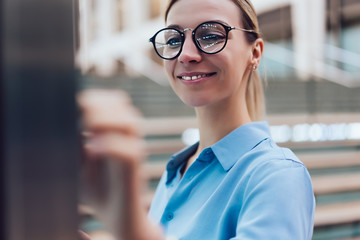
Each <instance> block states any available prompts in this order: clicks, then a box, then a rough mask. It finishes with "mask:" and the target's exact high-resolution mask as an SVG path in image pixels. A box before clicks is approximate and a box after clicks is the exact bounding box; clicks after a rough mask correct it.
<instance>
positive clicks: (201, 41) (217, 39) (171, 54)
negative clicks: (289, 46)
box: [149, 21, 256, 60]
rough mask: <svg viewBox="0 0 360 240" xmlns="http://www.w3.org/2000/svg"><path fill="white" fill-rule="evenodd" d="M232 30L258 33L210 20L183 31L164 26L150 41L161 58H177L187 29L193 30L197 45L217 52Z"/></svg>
mask: <svg viewBox="0 0 360 240" xmlns="http://www.w3.org/2000/svg"><path fill="white" fill-rule="evenodd" d="M231 30H241V31H244V32H249V33H255V34H256V31H254V30H248V29H243V28H237V27H229V26H226V25H224V24H222V23H220V22H216V21H209V22H204V23H201V24H200V25H199V26H197V27H196V28H195V29H191V28H185V29H184V30H182V31H181V30H179V29H177V28H174V27H168V28H163V29H161V30H159V31H158V32H157V33H155V35H154V36H153V37H152V38H150V39H149V42H152V44H153V46H154V49H155V52H156V53H157V54H158V55H159V56H160V57H161V58H163V59H166V60H172V59H175V58H177V57H178V56H179V55H180V53H181V51H182V48H183V46H184V42H185V31H192V39H193V41H194V43H195V46H196V47H197V48H198V49H199V50H200V51H201V52H203V53H206V54H215V53H218V52H220V51H221V50H223V49H224V48H225V46H226V43H227V40H228V35H229V32H230V31H231Z"/></svg>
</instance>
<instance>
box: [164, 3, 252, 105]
mask: <svg viewBox="0 0 360 240" xmlns="http://www.w3.org/2000/svg"><path fill="white" fill-rule="evenodd" d="M211 20H213V21H220V22H222V23H224V24H225V25H228V26H231V27H243V26H241V25H240V24H241V22H242V21H241V13H240V9H239V7H238V6H237V5H236V4H235V3H233V2H232V1H231V0H179V1H178V2H176V3H175V4H174V5H173V6H172V8H171V9H170V11H169V14H168V18H167V25H168V26H170V25H177V26H179V27H180V28H181V30H182V29H185V28H191V29H194V28H195V27H196V26H198V25H199V24H201V23H203V22H206V21H211ZM245 34H246V33H245V32H243V31H238V30H232V31H230V32H229V37H228V42H227V45H226V46H225V48H224V49H223V50H222V51H221V52H219V53H217V54H206V53H202V52H200V51H199V50H198V49H197V48H196V46H195V44H194V42H193V40H192V36H191V31H185V42H184V46H183V50H182V52H181V54H180V56H179V57H178V58H176V59H174V60H165V62H164V65H165V69H166V72H167V75H168V78H169V81H170V84H171V86H172V88H173V89H174V91H175V92H176V94H177V95H178V96H179V97H180V98H181V100H182V101H183V102H184V103H185V104H187V105H189V106H193V107H200V106H210V105H213V104H220V105H222V106H225V105H223V104H228V103H229V102H233V101H235V102H238V101H239V100H240V101H245V90H246V81H247V78H248V76H249V73H250V71H251V67H252V65H253V63H252V61H251V59H252V45H251V44H249V43H248V42H247V41H246V38H245ZM193 76H195V77H193ZM198 76H201V77H200V78H198ZM189 77H191V79H192V80H188V79H190V78H189Z"/></svg>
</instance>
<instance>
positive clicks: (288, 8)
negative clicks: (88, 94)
mask: <svg viewBox="0 0 360 240" xmlns="http://www.w3.org/2000/svg"><path fill="white" fill-rule="evenodd" d="M166 3H167V1H166V0H79V13H80V14H79V29H78V32H79V35H78V36H79V37H78V39H77V47H78V52H77V56H76V62H77V65H78V67H79V69H80V70H81V73H82V74H81V76H80V79H81V80H80V81H81V86H82V87H93V86H95V87H99V86H100V87H107V88H121V89H124V90H126V91H127V92H128V93H129V94H130V95H131V96H132V98H133V101H134V104H135V105H136V106H137V107H138V108H139V109H141V111H142V112H143V114H144V117H145V119H146V126H147V141H148V143H149V149H150V156H149V162H148V163H147V165H146V167H145V170H144V171H145V174H146V176H147V177H148V179H149V189H150V190H149V194H148V196H149V197H148V198H149V201H150V199H151V189H153V188H154V187H155V186H156V184H157V180H158V178H159V176H160V175H161V172H162V171H163V169H164V166H165V164H166V160H167V159H168V158H169V156H170V155H171V153H174V152H175V151H178V150H179V149H181V148H182V147H184V146H185V145H186V144H190V143H191V142H193V141H194V140H195V139H196V138H197V130H196V123H195V120H194V112H193V110H192V108H189V107H187V106H185V105H184V104H183V103H181V101H180V100H178V98H177V97H176V95H175V94H174V93H173V92H172V90H171V88H170V86H169V85H168V83H167V80H166V76H165V74H164V71H163V69H162V66H161V65H162V61H161V60H160V59H159V58H158V57H157V56H156V55H155V53H154V52H153V49H152V46H151V44H150V43H149V42H148V39H149V38H150V37H151V36H152V35H153V34H154V33H155V32H156V31H157V30H159V29H160V28H162V27H164V20H163V10H164V9H165V7H166ZM253 3H254V5H255V8H256V10H257V13H258V16H259V21H260V28H261V31H262V32H263V35H264V39H265V41H266V43H265V52H264V58H263V62H262V64H261V66H260V72H261V75H262V77H263V79H264V82H265V84H264V85H265V94H266V103H267V119H266V120H268V121H269V123H270V124H271V126H272V128H271V130H272V132H273V137H274V139H275V140H276V141H277V142H279V144H281V145H284V146H287V147H290V148H292V149H293V150H294V151H295V152H296V153H297V154H298V155H299V157H300V159H302V160H303V162H304V163H305V164H306V165H307V167H308V168H309V171H310V174H311V176H312V179H313V185H314V191H315V195H316V200H317V204H318V208H317V212H316V219H315V232H314V238H313V239H324V240H331V239H360V114H359V113H360V44H359V39H360V1H359V0H316V1H311V0H266V1H263V0H253Z"/></svg>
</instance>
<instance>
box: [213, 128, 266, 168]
mask: <svg viewBox="0 0 360 240" xmlns="http://www.w3.org/2000/svg"><path fill="white" fill-rule="evenodd" d="M267 138H270V130H269V126H268V123H267V122H251V123H247V124H244V125H242V126H240V127H238V128H237V129H235V130H234V131H232V132H231V133H229V134H228V135H227V136H225V137H224V138H222V139H221V140H220V141H218V142H217V143H215V144H214V145H212V146H211V149H212V151H213V152H214V154H215V156H216V158H217V159H218V160H219V162H220V164H221V166H222V167H223V169H224V170H225V171H228V170H229V169H230V168H231V167H232V166H233V165H234V164H235V163H236V162H237V161H238V160H239V159H240V158H241V157H242V156H243V155H244V154H246V153H247V152H249V151H250V150H251V149H253V148H254V147H256V146H257V145H258V144H259V143H261V142H262V141H263V140H265V139H267Z"/></svg>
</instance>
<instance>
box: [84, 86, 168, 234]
mask: <svg viewBox="0 0 360 240" xmlns="http://www.w3.org/2000/svg"><path fill="white" fill-rule="evenodd" d="M78 104H79V107H80V109H81V111H82V117H83V128H84V130H85V134H84V136H85V138H86V141H85V142H86V143H85V150H86V151H85V152H86V154H85V155H86V158H87V161H86V162H88V165H89V164H90V165H91V163H92V165H93V166H95V168H97V167H96V166H98V167H99V166H101V164H96V163H106V164H105V167H106V169H105V170H106V174H104V172H101V171H100V173H103V174H100V176H99V175H97V174H94V175H91V176H92V177H93V178H95V179H92V181H91V183H92V184H93V186H94V187H95V189H97V190H99V191H94V192H95V198H98V199H100V201H97V203H101V204H97V206H96V207H95V208H97V209H95V211H97V212H96V214H97V215H98V216H99V218H100V219H101V220H103V223H104V224H105V225H106V226H107V228H108V229H109V230H110V232H111V233H112V234H113V235H114V236H115V238H116V239H124V240H160V239H163V236H162V233H161V231H160V229H159V228H158V227H157V226H154V225H152V224H151V222H150V221H149V220H148V219H147V213H146V209H145V206H144V205H143V201H142V199H141V189H142V181H141V179H142V178H141V174H140V165H141V163H142V161H143V160H144V159H145V156H146V153H145V143H144V140H143V134H142V130H141V121H142V119H141V114H140V112H139V111H138V110H137V109H135V107H134V106H133V105H132V103H131V100H130V97H129V96H128V95H127V94H126V93H124V92H122V91H119V90H85V91H83V92H81V93H80V94H79V95H78ZM94 163H95V164H94ZM90 169H91V168H90ZM92 170H94V168H93V167H92ZM96 172H97V173H99V171H98V169H95V173H96ZM101 175H102V176H101ZM94 176H95V177H94ZM104 178H105V181H104ZM94 180H95V181H94ZM99 183H100V184H99ZM96 186H97V187H96ZM90 187H91V186H90ZM104 189H105V191H104ZM95 202H96V201H95ZM84 237H86V236H84ZM85 239H86V238H84V240H85ZM86 240H87V239H86Z"/></svg>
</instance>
